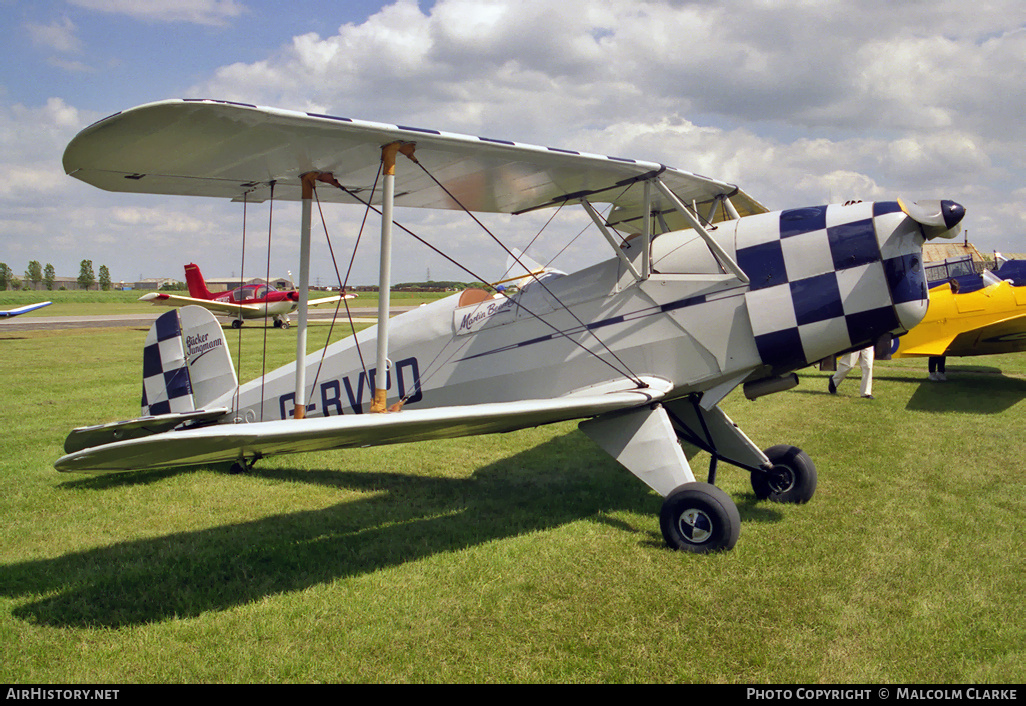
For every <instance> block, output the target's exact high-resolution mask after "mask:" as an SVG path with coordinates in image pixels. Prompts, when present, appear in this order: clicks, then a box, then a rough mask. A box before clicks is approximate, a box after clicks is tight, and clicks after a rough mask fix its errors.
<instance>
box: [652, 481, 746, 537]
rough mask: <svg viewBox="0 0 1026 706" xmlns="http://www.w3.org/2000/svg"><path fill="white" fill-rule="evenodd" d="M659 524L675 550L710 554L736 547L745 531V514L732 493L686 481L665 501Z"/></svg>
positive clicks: (704, 484) (712, 486) (705, 484)
mask: <svg viewBox="0 0 1026 706" xmlns="http://www.w3.org/2000/svg"><path fill="white" fill-rule="evenodd" d="M659 526H660V528H661V529H662V531H663V539H665V540H666V544H667V545H668V546H669V547H670V548H671V549H679V550H681V551H687V552H692V553H695V554H706V553H708V552H715V551H725V550H728V549H732V548H733V547H734V544H735V543H736V542H737V538H738V535H740V534H741V515H740V514H739V513H738V511H737V505H735V504H734V501H733V500H731V499H730V496H729V495H727V494H726V493H725V492H723V491H722V490H720V489H719V488H717V487H716V486H715V485H710V484H709V483H685V484H684V485H681V486H679V487H677V488H676V489H675V490H673V491H672V492H670V494H669V495H667V496H666V498H665V499H664V500H663V507H662V510H660V512H659Z"/></svg>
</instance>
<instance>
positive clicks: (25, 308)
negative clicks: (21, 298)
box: [0, 302, 53, 318]
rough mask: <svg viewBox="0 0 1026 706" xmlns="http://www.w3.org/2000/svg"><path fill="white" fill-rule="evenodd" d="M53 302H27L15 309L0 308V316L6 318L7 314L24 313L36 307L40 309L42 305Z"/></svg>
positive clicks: (16, 314) (48, 304)
mask: <svg viewBox="0 0 1026 706" xmlns="http://www.w3.org/2000/svg"><path fill="white" fill-rule="evenodd" d="M51 304H53V302H39V303H38V304H27V305H25V306H19V307H18V308H17V309H7V310H0V318H7V317H9V316H18V315H19V314H26V313H28V312H30V311H35V310H36V309H42V308H43V307H44V306H50V305H51Z"/></svg>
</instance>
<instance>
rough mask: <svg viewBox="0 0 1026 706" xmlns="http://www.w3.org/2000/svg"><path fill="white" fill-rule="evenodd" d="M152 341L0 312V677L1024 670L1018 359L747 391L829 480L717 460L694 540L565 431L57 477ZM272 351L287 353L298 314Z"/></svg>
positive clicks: (274, 335) (798, 675)
mask: <svg viewBox="0 0 1026 706" xmlns="http://www.w3.org/2000/svg"><path fill="white" fill-rule="evenodd" d="M317 330H318V329H317V328H315V329H314V331H312V332H311V346H313V345H315V344H316V345H320V343H321V342H322V339H319V338H318V336H319V335H323V334H318V333H317ZM237 335H238V334H237V333H235V332H230V333H229V334H228V338H229V341H233V340H234V337H235V336H237ZM243 335H244V337H245V338H244V341H243V342H244V347H245V349H246V350H250V351H256V350H259V348H260V347H261V346H262V340H263V330H261V329H255V328H254V329H247V330H244V334H243ZM144 336H145V331H144V330H142V329H134V328H133V329H130V328H120V329H119V328H105V329H76V330H65V331H29V332H4V331H3V330H2V328H0V361H2V363H0V382H2V384H3V389H4V397H3V399H4V401H5V404H3V405H2V407H0V424H2V428H3V430H4V433H3V435H2V437H0V481H2V483H3V494H2V497H0V519H2V522H3V542H2V544H0V650H2V653H3V659H2V660H0V681H2V682H6V683H78V682H87V683H108V682H111V683H137V682H147V683H148V682H189V683H194V682H232V683H235V682H731V683H794V682H800V683H809V682H829V683H839V682H840V683H844V682H848V683H852V682H854V683H863V682H885V683H967V682H1001V683H1022V682H1023V681H1026V620H1024V619H1023V617H1022V614H1023V609H1022V597H1023V596H1024V595H1026V562H1024V549H1026V547H1024V539H1023V537H1024V529H1026V527H1024V526H1026V519H1024V518H1026V467H1024V466H1026V462H1024V460H1023V457H1024V449H1026V442H1024V439H1023V422H1024V419H1026V403H1024V402H1023V400H1024V398H1026V355H1009V356H1000V357H992V358H978V359H949V361H948V377H949V380H950V381H949V382H947V383H943V384H941V383H929V382H927V381H926V364H925V361H923V360H901V361H888V362H883V361H880V362H878V363H877V370H876V379H875V389H874V393H875V395H876V399H875V400H873V401H868V400H862V399H860V398H858V395H857V377H858V371H857V370H856V371H855V372H853V374H852V377H853V378H854V379H850V380H848V381H846V382H845V383H844V384H843V385H842V386H841V389H840V394H839V395H837V396H831V395H828V394H826V374H825V373H820V372H819V371H817V370H812V369H810V370H808V371H805V373H804V374H802V375H801V378H802V382H801V384H800V385H799V387H797V388H795V389H793V390H791V391H788V392H783V393H779V394H776V395H771V396H768V397H765V398H761V399H759V400H757V401H755V402H749V401H747V400H745V399H744V398H743V397H742V396H741V395H740V394H739V393H737V392H735V393H734V394H732V395H731V396H730V397H729V398H728V399H727V400H726V402H725V404H724V408H725V409H726V411H727V412H728V414H730V415H731V416H732V417H733V418H734V419H735V420H736V421H737V422H738V423H739V424H740V425H741V426H742V428H744V429H745V431H746V432H747V433H748V435H749V436H750V437H752V438H753V439H754V440H755V441H756V442H757V443H759V444H760V445H761V446H763V447H768V446H771V445H773V444H777V443H792V444H795V445H797V446H800V447H802V448H804V449H805V450H806V451H807V452H808V453H809V454H810V456H811V457H812V459H813V460H814V461H815V463H816V464H817V467H818V470H819V487H818V490H817V494H816V497H815V498H813V500H812V502H810V503H809V504H808V505H804V506H780V505H773V504H769V503H762V502H757V501H756V500H755V498H754V496H753V494H752V492H751V490H750V486H749V483H748V479H747V476H746V474H745V473H744V472H742V471H739V470H737V469H734V468H733V467H729V466H721V467H720V470H719V473H718V483H719V485H720V486H721V487H723V488H724V489H725V490H726V491H727V492H728V493H730V494H731V496H732V497H733V498H734V500H735V501H736V502H737V504H738V506H739V509H740V513H741V518H742V521H743V522H742V529H741V538H740V540H739V542H738V544H737V546H736V548H735V549H734V550H733V551H732V552H728V553H723V554H718V555H709V556H694V555H687V554H680V553H675V552H672V551H669V550H667V549H666V548H665V547H664V544H663V541H662V537H661V535H660V532H659V527H658V518H657V514H658V510H659V505H660V498H659V497H658V496H656V495H655V494H654V493H652V492H650V491H648V490H647V489H646V487H645V486H644V485H643V484H642V483H641V482H640V481H638V480H636V479H635V478H634V477H633V476H631V475H630V474H629V473H627V472H626V471H624V470H622V469H620V468H619V467H618V465H617V464H616V463H615V462H614V461H612V460H611V459H610V458H609V457H608V456H607V455H606V454H605V453H604V452H602V451H601V450H600V449H599V448H598V447H596V446H595V445H594V444H593V443H592V442H591V441H590V440H589V439H587V437H585V436H584V435H583V434H582V433H580V432H579V431H577V429H576V426H575V425H574V424H562V425H553V426H548V427H542V428H538V429H533V430H527V431H522V432H517V433H512V434H505V435H494V436H486V437H476V438H465V439H456V440H451V441H438V442H425V443H419V444H414V445H406V446H395V447H381V448H375V449H361V450H353V451H345V452H326V453H319V454H307V455H297V456H285V457H279V458H272V459H265V460H263V461H261V462H260V463H258V464H257V466H256V468H255V470H254V471H253V472H252V473H251V474H249V475H243V476H233V475H228V474H227V473H226V470H227V469H226V468H225V467H222V466H217V467H209V468H196V469H188V470H167V471H153V472H137V473H126V474H113V475H99V476H77V475H64V474H58V473H57V472H56V471H54V470H53V468H52V463H53V461H54V460H55V459H57V458H58V457H59V456H60V455H61V454H62V444H63V440H64V437H65V436H66V434H67V432H68V431H69V430H70V429H71V428H72V427H75V426H79V425H84V424H94V423H98V422H100V421H109V420H114V419H125V418H129V417H132V416H135V415H137V414H138V398H139V390H140V379H139V371H140V358H141V344H142V341H143V338H144ZM268 345H269V346H270V350H269V353H270V357H271V358H272V359H273V360H276V361H277V360H286V359H290V358H291V356H292V353H293V352H294V346H295V329H294V328H293V329H290V330H289V331H277V330H275V331H272V332H271V335H268ZM233 353H234V343H233ZM258 370H259V364H258V363H248V364H247V367H246V371H247V372H246V373H244V376H246V375H248V374H253V373H255V372H257V371H258ZM693 463H694V467H695V470H696V475H698V476H700V477H703V476H704V474H705V468H706V464H707V458H706V457H705V456H704V455H702V456H699V457H697V458H696V459H694V461H693Z"/></svg>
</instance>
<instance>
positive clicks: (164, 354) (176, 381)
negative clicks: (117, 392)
mask: <svg viewBox="0 0 1026 706" xmlns="http://www.w3.org/2000/svg"><path fill="white" fill-rule="evenodd" d="M236 387H238V379H237V378H236V377H235V369H234V368H233V367H232V357H231V354H230V353H229V352H228V345H227V344H226V342H225V340H224V331H223V330H222V329H221V324H219V323H218V322H217V319H215V318H214V315H213V314H211V313H210V312H209V311H207V310H206V309H204V308H202V307H198V306H186V307H182V308H181V309H175V310H172V311H169V312H167V313H165V314H162V315H161V316H160V317H158V318H157V320H156V321H155V322H153V326H152V327H151V328H150V332H149V333H148V334H147V335H146V343H145V347H144V348H143V394H142V415H143V416H144V417H145V416H150V415H158V414H170V413H183V412H191V411H193V410H196V409H203V408H204V407H206V406H207V405H209V404H210V403H211V402H212V401H214V400H216V399H217V398H219V397H221V396H222V395H224V394H225V393H228V392H231V391H233V390H235V388H236Z"/></svg>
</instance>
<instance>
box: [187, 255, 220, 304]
mask: <svg viewBox="0 0 1026 706" xmlns="http://www.w3.org/2000/svg"><path fill="white" fill-rule="evenodd" d="M185 283H186V284H187V285H189V296H190V297H192V298H193V299H213V298H214V295H213V294H211V293H210V290H209V289H207V283H206V281H205V280H204V279H203V275H202V273H200V268H199V265H195V264H193V263H191V262H190V263H189V264H188V265H186V266H185Z"/></svg>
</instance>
